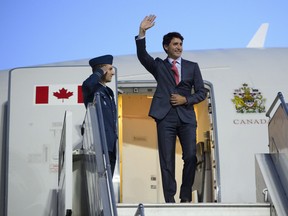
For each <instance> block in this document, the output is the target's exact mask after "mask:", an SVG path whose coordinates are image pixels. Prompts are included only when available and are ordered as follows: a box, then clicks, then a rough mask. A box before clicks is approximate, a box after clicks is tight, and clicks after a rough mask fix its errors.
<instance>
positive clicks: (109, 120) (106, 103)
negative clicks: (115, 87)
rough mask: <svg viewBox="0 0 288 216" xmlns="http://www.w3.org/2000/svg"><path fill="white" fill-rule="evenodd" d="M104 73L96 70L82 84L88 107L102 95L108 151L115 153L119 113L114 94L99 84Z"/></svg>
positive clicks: (85, 102)
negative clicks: (97, 95)
mask: <svg viewBox="0 0 288 216" xmlns="http://www.w3.org/2000/svg"><path fill="white" fill-rule="evenodd" d="M102 75H103V71H102V70H101V69H96V71H95V72H94V73H93V74H91V75H90V76H89V77H88V78H87V79H86V80H85V81H84V82H83V84H82V92H83V98H84V104H85V106H86V107H87V105H88V103H90V102H93V99H94V95H95V93H96V92H99V93H100V98H101V107H102V113H103V120H104V125H105V132H106V140H107V147H108V151H110V152H114V151H115V148H116V141H117V137H118V136H117V127H116V124H117V122H116V121H117V116H116V115H117V113H116V105H115V100H114V93H113V91H112V89H110V88H109V87H108V86H106V87H105V86H103V85H101V84H100V83H99V81H100V79H101V77H102Z"/></svg>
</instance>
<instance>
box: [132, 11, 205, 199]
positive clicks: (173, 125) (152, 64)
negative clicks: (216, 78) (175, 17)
mask: <svg viewBox="0 0 288 216" xmlns="http://www.w3.org/2000/svg"><path fill="white" fill-rule="evenodd" d="M155 19H156V16H155V15H150V16H146V17H145V18H144V19H143V20H142V22H141V24H140V29H139V34H138V36H136V37H135V40H136V47H137V56H138V59H139V61H140V62H141V64H142V65H143V66H144V67H145V68H146V70H147V71H149V72H150V73H151V74H152V75H153V76H154V78H155V79H156V81H157V88H156V91H155V94H154V96H153V100H152V104H151V107H150V111H149V116H151V117H153V118H154V119H155V121H156V124H157V135H158V149H159V158H160V166H161V175H162V184H163V192H164V198H165V202H167V203H174V202H175V199H174V195H175V194H176V188H177V185H176V180H175V144H176V136H178V138H179V140H180V143H181V146H182V159H183V161H184V166H183V171H182V184H181V189H180V202H191V201H192V186H193V183H194V177H195V170H196V164H197V158H196V127H197V122H196V115H195V112H194V107H193V105H194V104H197V103H199V102H201V101H203V100H204V99H205V98H206V90H205V88H204V83H203V79H202V75H201V72H200V69H199V66H198V64H197V63H195V62H191V61H188V60H185V59H183V58H181V54H182V45H183V39H184V38H183V37H182V36H181V34H179V33H178V32H170V33H168V34H166V35H164V37H163V44H162V45H163V48H164V51H165V52H166V53H167V58H166V59H164V60H162V59H160V58H156V59H154V58H152V57H151V56H150V55H149V54H148V52H147V51H146V39H145V33H146V30H148V29H149V28H151V27H152V26H154V24H155ZM174 60H176V61H174ZM178 80H179V81H178ZM178 82H179V83H178ZM192 89H193V90H194V91H193V93H192Z"/></svg>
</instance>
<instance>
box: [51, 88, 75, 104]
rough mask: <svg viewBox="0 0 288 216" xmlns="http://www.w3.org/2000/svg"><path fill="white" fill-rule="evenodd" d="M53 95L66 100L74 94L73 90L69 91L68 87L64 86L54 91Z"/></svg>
mask: <svg viewBox="0 0 288 216" xmlns="http://www.w3.org/2000/svg"><path fill="white" fill-rule="evenodd" d="M53 95H54V96H55V97H57V98H58V99H62V102H64V99H69V97H71V96H72V95H73V92H68V90H67V89H64V88H62V89H59V91H58V92H53Z"/></svg>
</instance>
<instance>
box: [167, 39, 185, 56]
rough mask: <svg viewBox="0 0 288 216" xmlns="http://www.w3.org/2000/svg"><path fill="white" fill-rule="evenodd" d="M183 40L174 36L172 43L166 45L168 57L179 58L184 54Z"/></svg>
mask: <svg viewBox="0 0 288 216" xmlns="http://www.w3.org/2000/svg"><path fill="white" fill-rule="evenodd" d="M182 44H183V43H182V41H181V40H180V39H179V38H173V39H172V40H171V42H170V44H169V45H168V46H167V45H164V48H165V50H166V51H167V54H168V57H170V58H172V59H177V58H179V57H180V56H181V55H182V51H183V47H182Z"/></svg>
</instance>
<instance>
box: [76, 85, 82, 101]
mask: <svg viewBox="0 0 288 216" xmlns="http://www.w3.org/2000/svg"><path fill="white" fill-rule="evenodd" d="M77 102H78V103H83V95H82V86H81V85H79V86H78V100H77Z"/></svg>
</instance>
